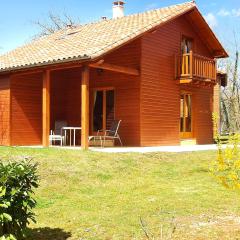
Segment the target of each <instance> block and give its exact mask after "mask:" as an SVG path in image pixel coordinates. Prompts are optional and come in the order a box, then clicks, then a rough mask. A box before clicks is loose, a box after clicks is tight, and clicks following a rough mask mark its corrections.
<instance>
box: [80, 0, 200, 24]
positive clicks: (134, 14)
mask: <svg viewBox="0 0 240 240" xmlns="http://www.w3.org/2000/svg"><path fill="white" fill-rule="evenodd" d="M186 4H192V5H193V6H196V2H195V1H194V0H191V1H187V2H183V3H178V4H173V5H170V6H164V7H160V8H155V9H151V10H147V11H143V12H138V13H132V14H129V15H125V16H123V17H121V18H115V19H114V18H109V19H105V20H102V19H98V20H95V21H92V22H88V23H84V24H82V25H80V26H78V27H84V26H87V25H92V24H98V23H102V22H110V21H118V20H121V19H124V18H128V17H134V16H138V15H142V14H146V13H151V12H155V11H159V10H161V9H167V8H173V7H177V6H180V5H186Z"/></svg>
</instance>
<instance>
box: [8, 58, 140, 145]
mask: <svg viewBox="0 0 240 240" xmlns="http://www.w3.org/2000/svg"><path fill="white" fill-rule="evenodd" d="M138 78H139V71H138V70H137V69H136V68H133V67H124V66H120V65H117V64H108V63H105V62H104V60H101V61H98V62H95V63H91V64H86V65H83V64H78V65H75V66H73V65H70V66H65V67H61V68H50V69H45V70H40V71H31V72H30V71H29V72H26V73H17V74H15V75H13V76H12V79H11V87H10V88H11V109H12V111H11V113H12V115H11V145H14V146H19V145H20V146H26V145H29V146H30V145H36V146H37V145H42V146H44V147H48V146H49V145H50V141H49V135H50V132H51V130H54V129H55V124H56V122H57V121H64V122H66V125H67V126H68V127H73V128H77V131H76V139H75V142H76V147H77V146H78V147H79V146H81V148H82V149H88V147H89V136H92V135H96V133H97V131H98V130H101V129H103V130H106V129H109V127H110V125H111V123H112V121H113V120H114V119H121V120H122V125H121V128H120V134H121V137H122V139H123V141H124V145H125V146H127V145H128V146H137V145H138V143H139V138H138V132H139V129H138V125H137V121H138V120H137V115H135V113H137V112H138V110H139V109H138V108H139V106H138V103H137V99H139V97H137V94H138V91H137V90H138V88H139V81H138ZM133 91H135V92H134V93H135V94H134V96H131V92H133ZM135 97H137V98H135ZM125 101H127V102H128V105H125V103H124V102H125ZM128 110H129V111H130V113H129V112H128ZM134 121H135V122H134ZM129 129H131V130H129ZM69 141H70V139H69V136H68V139H67V141H66V144H67V145H69V144H70V142H69ZM71 141H72V146H73V145H74V139H73V136H72V139H71Z"/></svg>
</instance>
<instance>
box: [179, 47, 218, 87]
mask: <svg viewBox="0 0 240 240" xmlns="http://www.w3.org/2000/svg"><path fill="white" fill-rule="evenodd" d="M175 61H176V79H177V80H178V83H180V84H189V83H193V84H203V85H209V84H215V83H216V80H217V66H216V61H215V60H214V59H211V58H207V57H204V56H201V55H198V54H194V53H193V52H192V51H191V52H190V53H186V54H182V55H180V56H176V59H175Z"/></svg>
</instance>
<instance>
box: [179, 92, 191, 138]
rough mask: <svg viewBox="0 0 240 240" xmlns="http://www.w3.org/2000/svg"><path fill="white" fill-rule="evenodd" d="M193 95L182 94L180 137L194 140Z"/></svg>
mask: <svg viewBox="0 0 240 240" xmlns="http://www.w3.org/2000/svg"><path fill="white" fill-rule="evenodd" d="M192 125H193V124H192V95H191V94H189V93H184V94H181V98H180V137H181V138H183V139H184V138H192V137H193V126H192Z"/></svg>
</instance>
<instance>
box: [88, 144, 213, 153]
mask: <svg viewBox="0 0 240 240" xmlns="http://www.w3.org/2000/svg"><path fill="white" fill-rule="evenodd" d="M90 150H92V151H96V152H105V153H131V152H135V153H150V152H172V153H178V152H196V151H208V150H217V146H216V145H215V144H211V145H187V146H159V147H112V148H109V147H108V148H96V147H92V148H90Z"/></svg>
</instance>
